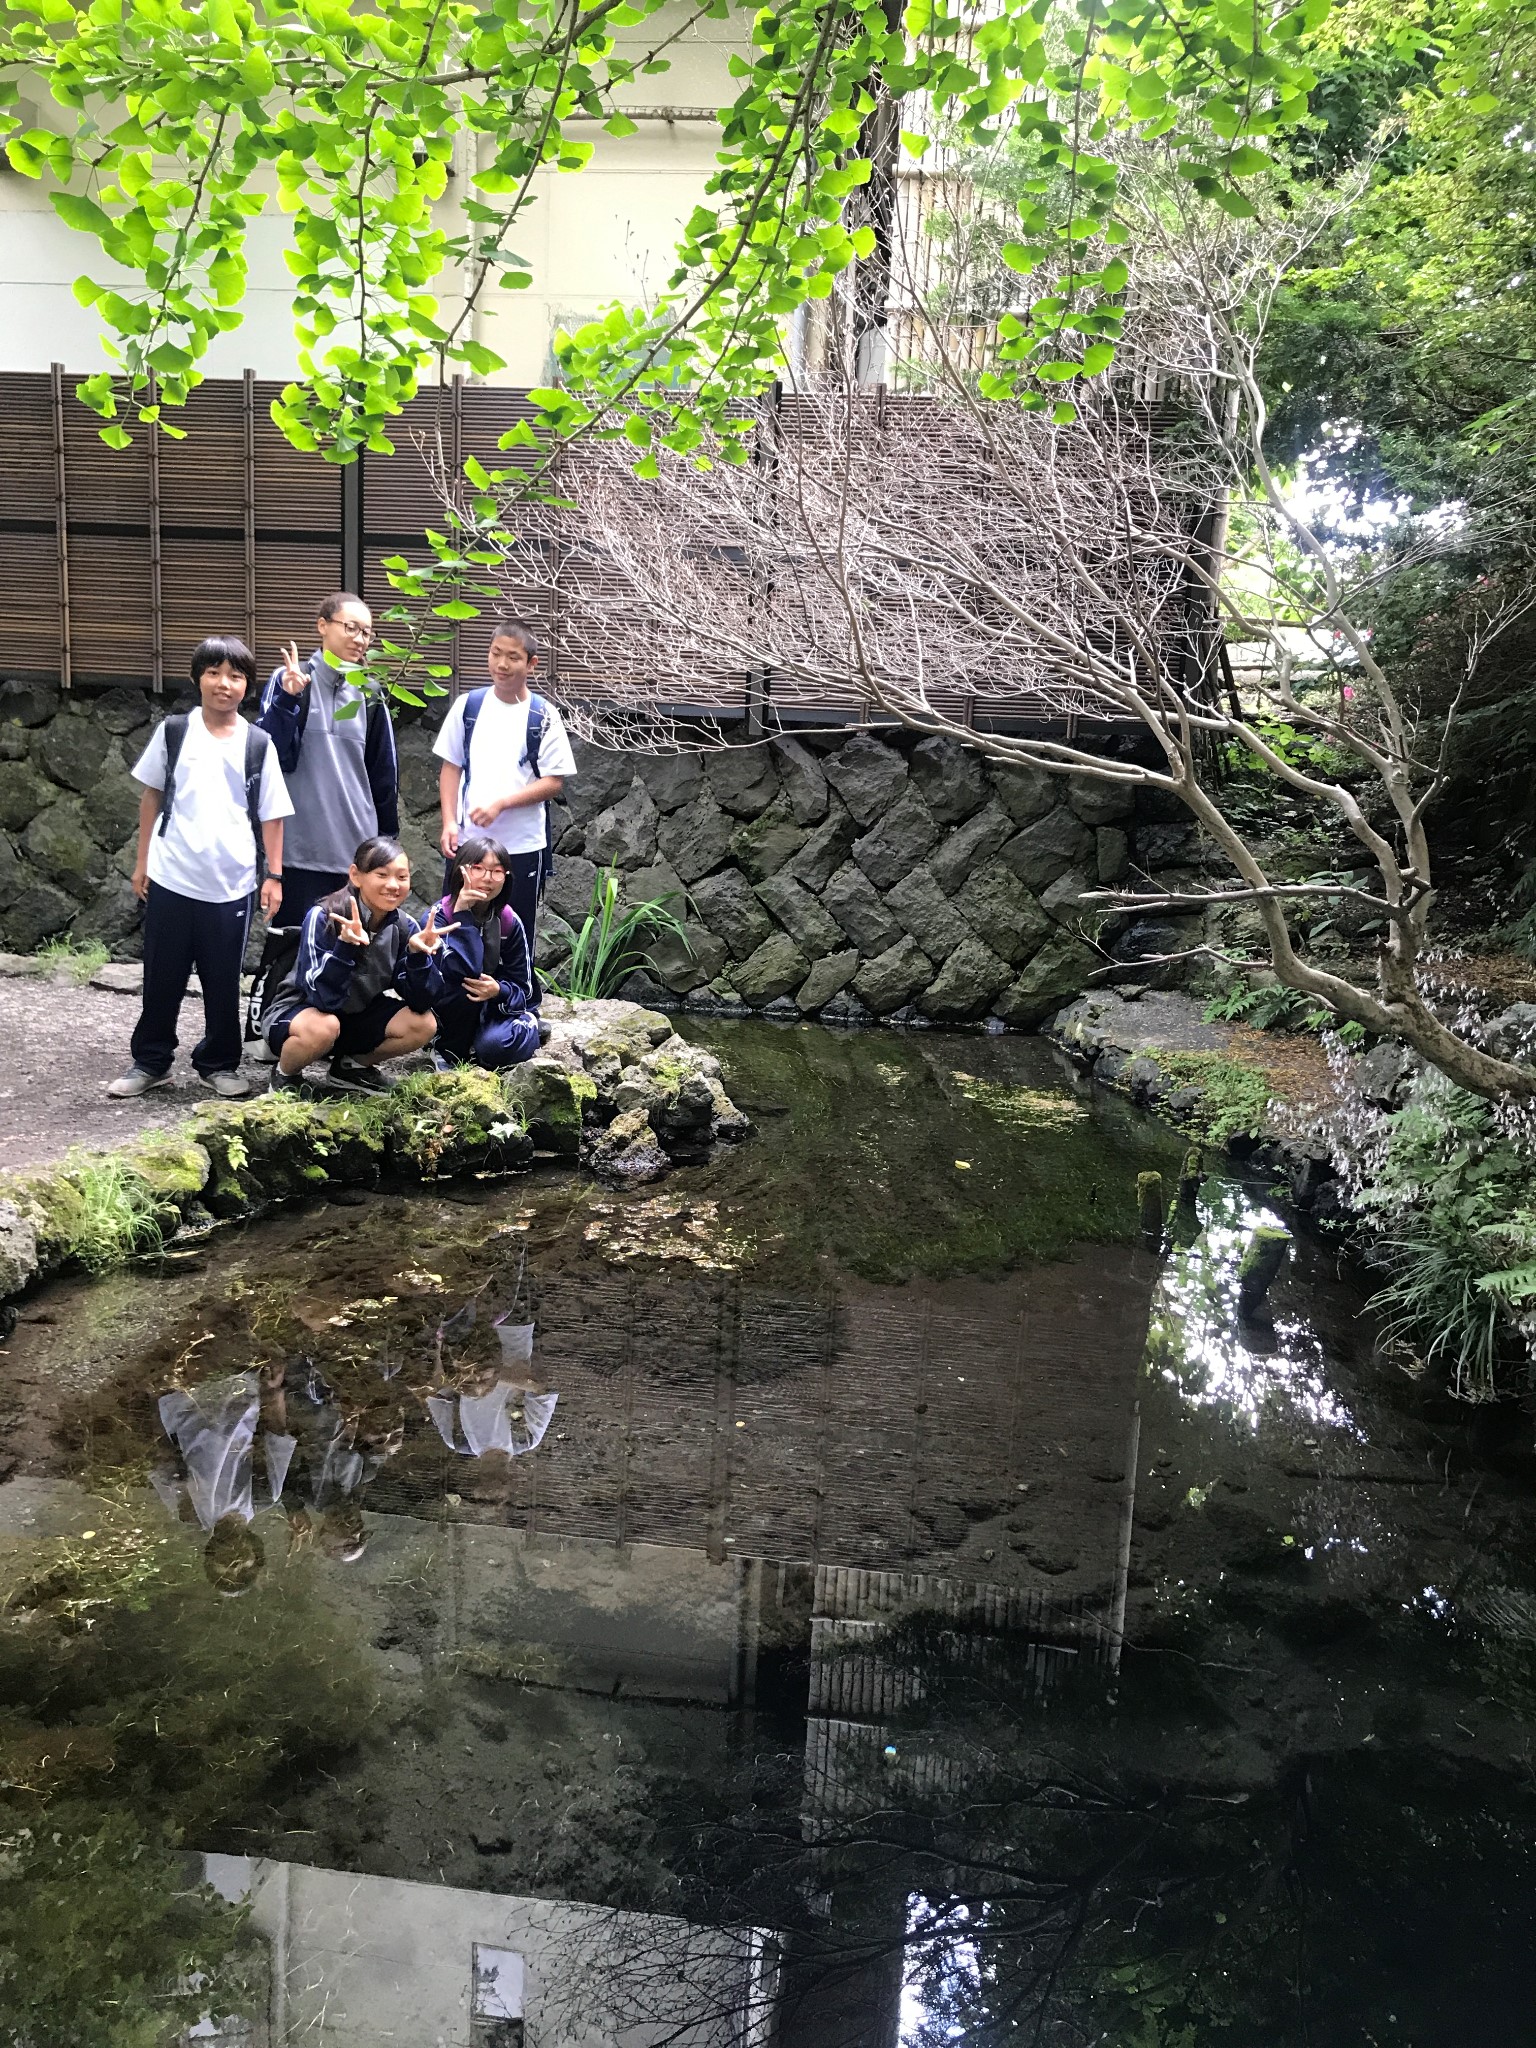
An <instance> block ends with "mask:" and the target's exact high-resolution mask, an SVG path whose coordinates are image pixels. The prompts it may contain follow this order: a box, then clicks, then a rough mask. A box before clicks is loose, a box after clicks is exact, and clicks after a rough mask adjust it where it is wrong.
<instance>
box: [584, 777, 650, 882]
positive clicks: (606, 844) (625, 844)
mask: <svg viewBox="0 0 1536 2048" xmlns="http://www.w3.org/2000/svg"><path fill="white" fill-rule="evenodd" d="M656 821H657V811H656V806H655V805H654V804H653V803H652V802H651V799H650V796H649V794H648V792H647V791H646V788H645V786H644V784H643V783H640V782H631V784H630V786H629V788H628V789H627V790H626V791H625V793H624V795H623V796H622V797H620V799H619V801H618V802H617V803H616V804H610V806H609V807H608V809H607V810H606V811H599V813H598V814H597V816H596V817H595V818H594V819H592V821H591V823H590V824H589V825H588V826H587V829H586V846H587V857H588V858H589V859H590V860H595V861H597V862H598V863H599V864H600V865H611V866H616V867H621V868H637V867H641V866H643V865H644V863H645V862H646V861H648V860H649V859H650V858H651V855H652V854H653V853H654V852H655V851H656Z"/></svg>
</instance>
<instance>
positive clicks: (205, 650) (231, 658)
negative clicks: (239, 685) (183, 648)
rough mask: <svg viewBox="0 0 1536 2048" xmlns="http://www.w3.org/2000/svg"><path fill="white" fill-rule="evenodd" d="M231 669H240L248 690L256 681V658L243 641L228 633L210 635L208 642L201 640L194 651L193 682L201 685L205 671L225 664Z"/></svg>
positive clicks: (192, 662) (192, 664)
mask: <svg viewBox="0 0 1536 2048" xmlns="http://www.w3.org/2000/svg"><path fill="white" fill-rule="evenodd" d="M226 661H227V662H228V663H229V665H230V667H231V668H237V669H239V671H240V673H241V675H243V676H244V677H245V686H246V688H247V689H249V688H250V687H251V685H252V684H253V683H254V682H255V680H256V657H255V655H254V654H252V652H251V650H250V649H249V647H247V646H246V644H245V642H244V641H243V640H236V639H234V638H232V637H231V636H230V635H229V634H227V633H210V634H209V636H208V638H207V639H206V640H199V641H198V643H197V645H196V646H195V647H194V648H193V650H192V660H191V664H190V666H191V669H192V681H193V683H194V684H196V683H200V682H201V681H202V679H203V670H204V669H208V668H220V667H222V665H223V664H224V663H225V662H226Z"/></svg>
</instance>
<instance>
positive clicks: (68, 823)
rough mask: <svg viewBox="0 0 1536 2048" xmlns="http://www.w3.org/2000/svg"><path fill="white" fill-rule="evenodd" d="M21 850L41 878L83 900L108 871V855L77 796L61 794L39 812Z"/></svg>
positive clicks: (24, 837)
mask: <svg viewBox="0 0 1536 2048" xmlns="http://www.w3.org/2000/svg"><path fill="white" fill-rule="evenodd" d="M21 851H22V853H23V854H24V855H25V856H26V858H27V860H28V861H30V862H31V864H32V866H33V867H34V868H35V869H36V870H37V872H38V874H39V875H41V876H42V878H43V879H44V881H47V882H52V883H54V884H56V885H57V886H58V887H59V888H61V889H64V890H67V891H68V893H69V894H70V895H71V896H73V897H74V898H75V899H76V901H77V902H81V903H83V902H85V901H86V899H87V898H88V897H90V896H91V895H92V894H93V893H94V891H95V889H96V886H97V884H98V883H99V882H101V881H102V879H103V878H104V877H105V875H106V873H107V865H108V863H107V856H106V854H105V853H104V852H103V850H102V848H101V847H100V846H98V845H97V843H96V841H95V840H94V839H93V838H92V836H91V833H90V829H89V827H88V826H87V824H86V819H85V806H84V805H83V804H82V803H81V801H80V799H79V798H78V797H61V798H60V800H59V802H58V803H56V804H50V805H49V807H48V809H47V810H46V811H41V812H39V814H38V816H37V817H35V818H34V819H33V820H32V822H31V824H30V825H29V826H28V827H27V829H26V831H25V832H24V833H23V834H22V837H21Z"/></svg>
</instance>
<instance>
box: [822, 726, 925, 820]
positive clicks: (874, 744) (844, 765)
mask: <svg viewBox="0 0 1536 2048" xmlns="http://www.w3.org/2000/svg"><path fill="white" fill-rule="evenodd" d="M826 777H827V780H828V782H830V783H831V785H832V787H833V788H834V789H835V790H836V791H837V793H838V795H839V796H840V797H841V798H842V800H843V802H844V803H845V804H846V805H847V806H848V808H849V810H850V811H852V813H853V816H854V821H855V823H856V824H858V825H859V826H861V827H862V828H863V829H864V830H865V831H868V829H869V827H870V826H871V825H873V823H874V822H875V820H876V818H878V817H879V816H880V814H881V812H882V811H885V810H888V809H889V808H890V806H891V804H892V803H894V801H895V800H896V796H897V794H898V792H899V791H900V790H901V788H902V786H903V785H904V784H905V782H906V780H907V764H906V762H905V761H904V760H903V759H902V758H901V756H900V754H898V753H897V751H896V749H895V748H894V747H888V746H887V745H886V744H885V742H884V740H877V739H876V738H875V737H874V735H873V734H872V733H867V732H857V733H855V734H854V735H853V737H852V739H849V740H845V741H844V742H843V744H842V746H840V747H839V748H838V750H837V752H836V753H835V754H834V755H833V756H832V757H831V759H830V760H829V761H828V762H827V763H826Z"/></svg>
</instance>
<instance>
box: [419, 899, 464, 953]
mask: <svg viewBox="0 0 1536 2048" xmlns="http://www.w3.org/2000/svg"><path fill="white" fill-rule="evenodd" d="M457 930H458V926H457V925H456V924H445V925H443V926H442V927H441V929H439V927H438V923H437V905H436V904H435V903H434V904H433V906H432V908H431V909H430V910H429V911H428V912H427V921H426V923H425V924H424V925H423V926H422V928H421V930H420V931H419V932H417V933H416V934H415V935H414V936H413V937H412V938H411V940H410V941H409V944H410V949H411V951H412V952H413V953H435V952H436V951H437V949H438V948H439V946H441V945H442V943H443V940H444V939H445V938H446V937H447V936H448V934H449V932H456V931H457Z"/></svg>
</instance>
